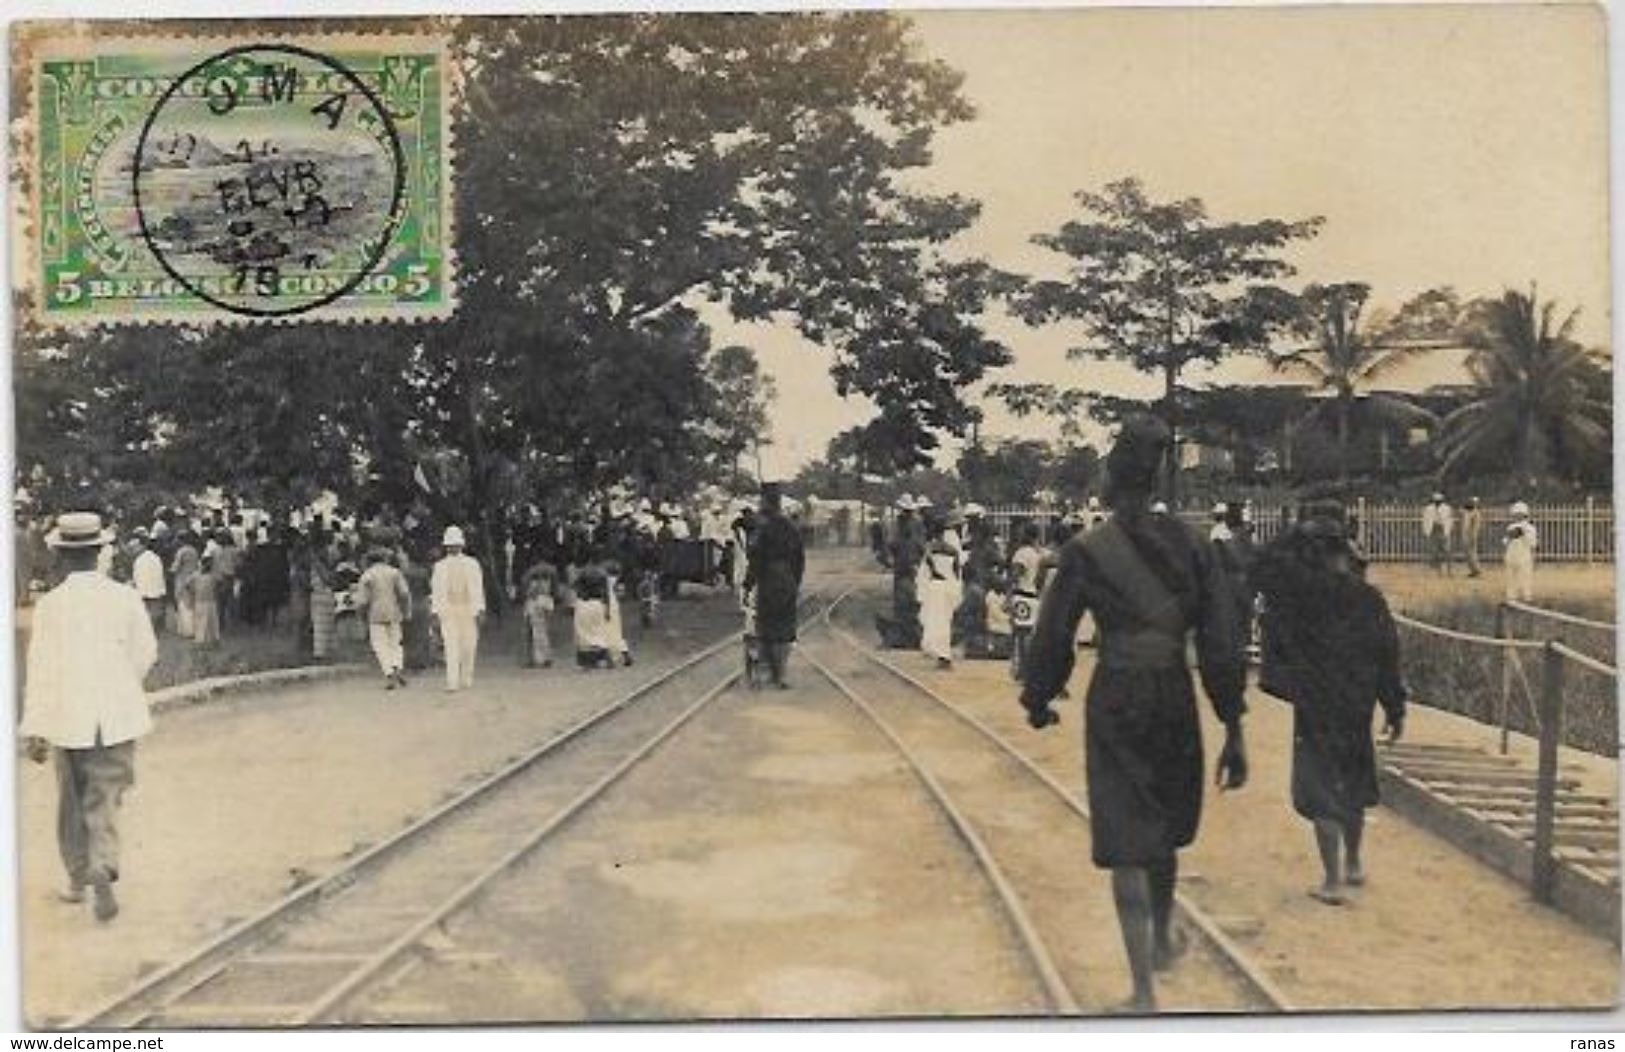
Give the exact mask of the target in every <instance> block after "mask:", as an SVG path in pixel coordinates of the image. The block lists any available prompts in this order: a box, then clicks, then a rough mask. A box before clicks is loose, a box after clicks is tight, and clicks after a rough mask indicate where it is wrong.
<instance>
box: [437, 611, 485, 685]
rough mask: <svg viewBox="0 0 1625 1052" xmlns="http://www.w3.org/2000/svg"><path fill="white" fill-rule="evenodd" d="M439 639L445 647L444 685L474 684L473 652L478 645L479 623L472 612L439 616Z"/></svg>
mask: <svg viewBox="0 0 1625 1052" xmlns="http://www.w3.org/2000/svg"><path fill="white" fill-rule="evenodd" d="M440 639H441V641H442V642H443V643H444V644H445V647H446V687H447V688H448V689H451V690H456V689H458V688H459V687H472V686H473V685H474V652H475V651H476V650H478V649H479V645H480V624H479V622H478V621H476V620H475V619H474V615H473V614H446V615H443V616H442V617H441V618H440Z"/></svg>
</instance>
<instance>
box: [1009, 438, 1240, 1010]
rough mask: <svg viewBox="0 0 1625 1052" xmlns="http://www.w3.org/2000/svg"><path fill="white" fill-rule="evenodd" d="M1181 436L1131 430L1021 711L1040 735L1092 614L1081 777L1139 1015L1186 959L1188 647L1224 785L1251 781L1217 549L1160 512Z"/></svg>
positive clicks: (1071, 561) (1041, 640)
mask: <svg viewBox="0 0 1625 1052" xmlns="http://www.w3.org/2000/svg"><path fill="white" fill-rule="evenodd" d="M1172 441H1173V436H1172V434H1171V433H1170V431H1169V429H1168V427H1167V425H1166V424H1164V423H1162V422H1161V421H1160V420H1157V419H1156V418H1154V417H1136V418H1134V419H1131V420H1128V421H1127V422H1125V423H1124V424H1123V428H1122V432H1121V434H1120V436H1119V437H1118V440H1117V444H1116V445H1115V446H1114V447H1113V448H1112V451H1111V453H1110V454H1109V455H1108V456H1107V458H1106V494H1107V502H1108V503H1109V504H1110V505H1111V506H1112V516H1111V518H1110V519H1109V520H1108V521H1107V522H1106V523H1105V524H1103V525H1101V526H1098V527H1096V528H1095V529H1093V530H1090V531H1088V532H1082V533H1079V534H1078V535H1077V536H1076V537H1074V538H1073V539H1072V540H1070V541H1068V542H1067V543H1066V545H1065V547H1064V548H1063V549H1062V552H1061V559H1060V566H1059V568H1058V569H1057V570H1056V573H1055V576H1054V580H1053V581H1051V582H1050V585H1049V587H1048V589H1047V590H1046V591H1045V593H1044V598H1043V601H1042V603H1041V605H1040V608H1039V613H1038V627H1037V629H1036V630H1035V632H1034V633H1033V646H1032V654H1031V657H1030V659H1029V661H1028V667H1027V679H1026V683H1025V684H1024V686H1023V689H1022V692H1021V703H1022V705H1023V706H1024V707H1025V708H1026V710H1027V720H1028V723H1029V724H1031V725H1032V726H1033V727H1035V728H1044V727H1048V726H1050V725H1052V724H1054V723H1056V722H1058V721H1059V717H1058V716H1057V715H1056V714H1055V713H1054V711H1053V710H1051V708H1050V703H1051V702H1052V701H1054V700H1055V698H1056V697H1057V696H1059V695H1060V693H1061V691H1062V690H1063V689H1064V688H1065V686H1066V683H1067V680H1068V679H1069V678H1070V677H1071V674H1072V668H1073V664H1074V661H1075V660H1076V654H1077V648H1076V646H1075V644H1074V640H1075V639H1076V638H1077V629H1078V621H1079V620H1080V619H1081V618H1082V617H1083V614H1084V612H1085V611H1086V610H1090V609H1093V610H1094V612H1095V614H1096V616H1097V618H1098V619H1099V623H1100V655H1099V660H1098V662H1097V663H1096V666H1095V672H1094V676H1093V678H1092V679H1091V680H1090V683H1089V694H1088V698H1087V701H1086V702H1085V705H1086V710H1087V716H1086V719H1085V721H1084V740H1085V744H1084V748H1085V761H1086V762H1085V767H1086V773H1087V776H1088V783H1089V806H1090V831H1091V839H1092V848H1093V855H1094V862H1095V865H1097V866H1099V867H1101V868H1102V869H1109V870H1111V873H1112V895H1113V898H1114V900H1115V902H1116V906H1117V919H1118V924H1119V926H1120V927H1121V928H1122V934H1123V944H1124V949H1125V950H1126V951H1127V954H1128V959H1129V969H1130V972H1131V973H1132V977H1133V982H1134V997H1133V1000H1132V1002H1130V1003H1129V1005H1128V1006H1127V1007H1128V1008H1130V1009H1131V1010H1133V1011H1140V1012H1151V1011H1156V1007H1157V1002H1156V992H1155V984H1154V979H1153V971H1154V970H1162V969H1166V968H1170V967H1172V965H1173V963H1174V959H1175V958H1176V957H1177V956H1178V955H1179V953H1180V951H1181V950H1182V949H1183V948H1184V942H1185V940H1184V938H1183V937H1182V935H1181V934H1180V933H1179V932H1177V931H1176V930H1175V929H1174V927H1173V922H1172V918H1173V905H1174V888H1175V886H1176V882H1177V880H1178V854H1177V853H1178V851H1179V849H1180V848H1182V847H1185V846H1186V845H1188V844H1190V843H1191V841H1192V840H1194V839H1195V837H1196V829H1197V824H1198V820H1199V818H1200V815H1201V810H1202V781H1203V774H1202V767H1203V764H1202V733H1201V721H1200V719H1199V718H1198V716H1197V711H1196V694H1195V691H1194V690H1193V689H1192V685H1191V676H1190V672H1189V671H1188V669H1187V666H1186V659H1185V654H1186V645H1187V639H1188V637H1189V636H1190V635H1191V634H1193V633H1194V635H1195V637H1196V650H1197V657H1198V664H1199V665H1200V668H1201V674H1202V684H1203V686H1204V687H1205V688H1206V691H1207V695H1208V698H1209V700H1210V701H1211V702H1212V704H1213V708H1214V711H1215V713H1216V715H1217V716H1218V717H1219V721H1220V722H1221V723H1223V724H1224V727H1225V740H1224V746H1223V749H1222V750H1221V752H1220V754H1219V759H1218V765H1217V766H1218V775H1219V782H1220V785H1221V786H1222V787H1227V788H1239V787H1240V786H1241V785H1242V784H1243V783H1244V782H1245V781H1246V778H1247V759H1246V752H1245V749H1244V747H1243V743H1242V733H1241V717H1242V713H1243V712H1244V711H1245V709H1246V704H1245V702H1244V700H1243V696H1242V692H1243V688H1244V686H1245V684H1246V665H1245V664H1244V660H1243V650H1242V643H1243V638H1242V631H1241V625H1240V624H1239V623H1238V617H1237V608H1236V604H1235V602H1234V600H1233V599H1232V598H1231V596H1230V594H1229V585H1230V582H1229V581H1228V580H1227V579H1226V577H1225V574H1224V572H1223V571H1222V570H1221V569H1220V568H1219V567H1218V565H1217V564H1216V563H1215V561H1214V559H1213V548H1212V545H1210V544H1208V543H1207V542H1205V541H1203V540H1202V539H1201V538H1200V537H1199V536H1198V535H1197V534H1196V532H1195V531H1194V530H1192V529H1190V528H1189V527H1187V526H1186V525H1185V524H1184V523H1182V522H1180V521H1179V520H1178V519H1177V518H1174V517H1173V516H1170V515H1153V514H1151V510H1150V504H1151V498H1152V495H1153V494H1154V493H1155V492H1156V488H1157V473H1158V469H1159V468H1160V467H1161V465H1162V464H1163V462H1164V460H1165V459H1166V456H1167V453H1168V449H1169V446H1170V445H1171V444H1172Z"/></svg>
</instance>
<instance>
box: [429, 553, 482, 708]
mask: <svg viewBox="0 0 1625 1052" xmlns="http://www.w3.org/2000/svg"><path fill="white" fill-rule="evenodd" d="M464 544H465V541H464V539H463V531H462V529H461V528H459V527H457V526H447V527H446V533H445V536H444V537H443V538H442V539H441V541H440V546H441V547H442V548H444V549H445V550H446V554H445V556H444V557H443V558H442V559H441V560H440V561H439V562H437V563H435V564H434V573H433V574H432V575H431V576H430V578H429V610H430V611H431V612H432V613H433V614H434V616H435V620H437V621H438V622H439V623H440V639H441V641H442V642H443V643H444V644H445V648H446V689H447V690H448V691H452V690H461V689H463V688H465V687H472V686H473V685H474V654H475V652H476V651H477V650H478V649H479V644H480V620H481V618H483V617H484V616H485V578H484V575H483V574H481V572H480V564H479V563H478V562H475V561H474V558H473V557H472V556H470V555H466V554H464V552H463V547H464Z"/></svg>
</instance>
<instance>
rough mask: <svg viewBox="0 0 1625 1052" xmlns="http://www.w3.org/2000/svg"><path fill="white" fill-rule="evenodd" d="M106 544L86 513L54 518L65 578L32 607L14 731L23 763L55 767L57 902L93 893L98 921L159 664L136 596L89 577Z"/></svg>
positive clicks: (97, 521) (112, 909)
mask: <svg viewBox="0 0 1625 1052" xmlns="http://www.w3.org/2000/svg"><path fill="white" fill-rule="evenodd" d="M110 539H111V533H110V531H107V530H104V529H103V528H102V520H101V516H99V515H97V514H95V513H93V512H72V513H69V514H66V515H63V516H61V517H60V518H58V519H57V523H56V528H55V529H54V530H52V531H51V533H50V535H49V536H48V537H46V543H47V544H49V545H50V546H51V547H52V548H54V549H56V552H57V557H58V559H59V560H60V561H61V563H62V565H63V566H64V567H65V568H66V569H67V571H68V575H67V577H66V578H65V579H64V580H63V582H62V583H61V584H59V585H57V586H56V587H55V588H53V589H51V591H50V592H49V593H48V594H47V595H45V596H44V597H43V598H42V599H40V601H39V605H38V606H37V607H35V610H34V625H33V639H32V641H31V642H30V644H29V647H28V683H27V687H26V691H25V693H24V698H23V719H22V723H21V725H20V726H19V727H18V728H17V732H18V734H19V736H20V737H22V738H23V739H24V741H26V742H27V747H28V755H29V758H30V759H32V760H34V761H35V762H36V763H44V762H45V760H46V758H47V757H50V758H51V759H54V760H55V763H56V781H57V794H58V795H57V821H56V833H57V845H58V847H59V848H60V849H61V852H62V864H63V866H64V867H65V868H66V869H67V871H68V885H67V889H66V890H65V891H64V892H63V893H62V896H61V897H62V898H63V900H64V901H67V902H83V901H85V888H86V887H89V888H92V889H94V891H95V894H96V919H97V920H101V921H108V920H112V919H113V918H114V917H115V916H117V915H118V900H117V899H116V898H114V896H113V884H114V883H115V882H116V881H117V880H118V877H119V866H118V853H119V840H118V825H117V820H118V807H119V802H120V800H121V799H122V798H123V796H124V791H125V790H126V789H128V788H129V787H130V786H131V785H132V784H133V783H134V781H135V742H136V739H137V738H139V737H141V736H142V735H144V734H146V733H147V732H148V731H150V730H152V715H151V713H150V712H149V711H148V708H147V693H146V690H145V689H144V686H143V683H142V681H143V680H144V679H145V678H146V675H147V671H148V670H149V669H151V668H152V663H153V662H154V661H155V660H156V659H157V657H158V641H157V639H156V638H155V637H154V636H153V632H152V621H151V619H150V618H149V617H148V616H147V608H146V606H145V605H143V603H142V602H141V596H140V595H139V594H138V593H137V592H136V590H135V589H133V588H131V587H129V586H127V585H123V584H119V583H118V582H116V581H114V580H112V579H110V578H108V577H106V576H104V575H103V574H101V573H98V572H97V570H96V562H97V557H98V556H99V555H100V553H101V552H102V550H103V549H105V548H106V546H107V543H108V541H109V540H110Z"/></svg>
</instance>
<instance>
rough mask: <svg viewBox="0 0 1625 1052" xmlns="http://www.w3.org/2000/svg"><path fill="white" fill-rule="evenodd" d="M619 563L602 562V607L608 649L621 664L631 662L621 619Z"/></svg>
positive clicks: (629, 663) (630, 649)
mask: <svg viewBox="0 0 1625 1052" xmlns="http://www.w3.org/2000/svg"><path fill="white" fill-rule="evenodd" d="M620 576H621V567H620V564H619V563H617V562H615V561H614V560H613V559H611V560H610V561H609V562H606V563H605V564H604V577H603V580H604V609H605V610H606V611H607V612H608V615H609V649H610V653H611V654H612V655H613V656H615V657H617V658H619V659H620V662H621V664H622V665H625V666H628V667H630V666H631V664H632V648H631V647H630V646H629V645H628V644H627V642H626V628H625V625H624V623H623V622H622V621H621V597H620Z"/></svg>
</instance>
